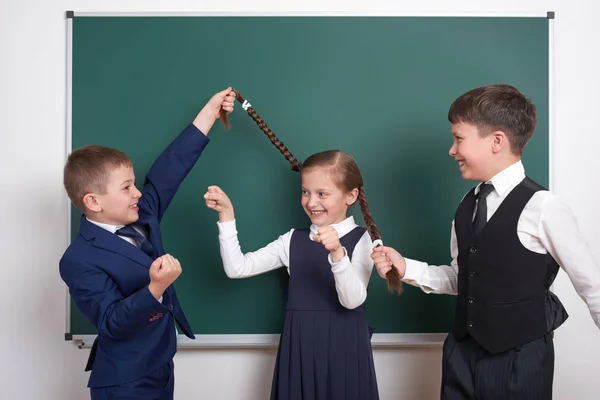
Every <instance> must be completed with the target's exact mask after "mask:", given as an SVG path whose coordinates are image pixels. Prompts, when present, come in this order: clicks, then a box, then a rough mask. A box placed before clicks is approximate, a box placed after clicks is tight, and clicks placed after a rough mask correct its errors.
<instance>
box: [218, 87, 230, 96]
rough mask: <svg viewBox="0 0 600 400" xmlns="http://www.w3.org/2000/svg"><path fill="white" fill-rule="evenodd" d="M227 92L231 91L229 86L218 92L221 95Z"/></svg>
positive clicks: (225, 94)
mask: <svg viewBox="0 0 600 400" xmlns="http://www.w3.org/2000/svg"><path fill="white" fill-rule="evenodd" d="M229 93H231V86H229V87H228V88H227V89H225V90H221V91H220V92H219V93H217V94H220V95H221V96H227V95H228V94H229Z"/></svg>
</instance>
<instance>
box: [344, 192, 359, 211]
mask: <svg viewBox="0 0 600 400" xmlns="http://www.w3.org/2000/svg"><path fill="white" fill-rule="evenodd" d="M357 198H358V189H357V188H354V189H352V190H351V191H349V192H348V193H346V205H347V206H348V207H350V206H351V205H352V204H354V203H355V202H356V199H357Z"/></svg>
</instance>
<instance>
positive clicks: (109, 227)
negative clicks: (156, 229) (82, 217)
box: [86, 217, 163, 303]
mask: <svg viewBox="0 0 600 400" xmlns="http://www.w3.org/2000/svg"><path fill="white" fill-rule="evenodd" d="M86 219H87V220H88V221H89V222H91V223H92V224H94V225H97V226H99V227H100V228H102V229H105V230H107V231H109V232H110V233H116V232H117V231H118V230H119V229H121V228H122V227H124V226H125V225H111V224H104V223H102V222H97V221H92V220H91V219H89V218H87V217H86ZM133 229H135V230H136V231H138V233H139V234H140V235H142V236H144V237H145V238H146V239H147V238H148V234H147V233H146V232H144V231H143V229H141V228H140V227H139V226H137V225H133ZM117 236H118V237H120V238H121V239H123V240H125V241H126V242H128V243H131V244H132V245H134V246H135V247H137V248H139V247H140V246H139V244H138V243H137V242H136V241H135V240H134V239H132V238H130V237H127V236H121V235H117ZM162 299H163V297H162V296H160V298H159V299H158V301H159V302H160V303H162Z"/></svg>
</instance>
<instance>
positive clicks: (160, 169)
mask: <svg viewBox="0 0 600 400" xmlns="http://www.w3.org/2000/svg"><path fill="white" fill-rule="evenodd" d="M208 143H209V139H208V137H206V136H205V135H204V134H203V133H202V132H200V131H199V130H198V128H196V126H194V125H193V124H190V125H189V126H188V127H187V128H186V129H184V130H183V132H181V134H179V136H177V138H175V139H174V140H173V142H171V144H170V145H169V146H168V147H167V148H166V149H165V150H164V151H163V152H162V153H161V154H160V156H159V157H158V158H157V159H156V161H154V164H153V165H152V167H151V168H150V171H149V172H148V175H147V176H146V181H145V183H144V186H143V188H142V197H141V198H140V200H139V205H140V212H146V213H150V214H151V215H154V216H155V217H156V218H157V219H158V221H159V222H160V221H161V219H162V217H163V214H164V212H165V211H166V209H167V207H168V206H169V204H170V203H171V200H173V197H174V196H175V193H177V189H179V186H180V185H181V183H182V182H183V180H184V179H185V178H186V176H187V175H188V173H189V172H190V171H191V169H192V168H193V167H194V165H195V164H196V161H198V158H199V157H200V155H201V154H202V152H203V151H204V148H205V147H206V146H207V145H208Z"/></svg>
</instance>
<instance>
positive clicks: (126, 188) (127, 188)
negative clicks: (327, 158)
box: [123, 185, 131, 190]
mask: <svg viewBox="0 0 600 400" xmlns="http://www.w3.org/2000/svg"><path fill="white" fill-rule="evenodd" d="M130 187H131V186H129V185H127V186H125V187H124V188H123V190H129V188H130Z"/></svg>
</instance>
